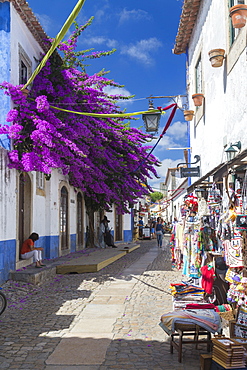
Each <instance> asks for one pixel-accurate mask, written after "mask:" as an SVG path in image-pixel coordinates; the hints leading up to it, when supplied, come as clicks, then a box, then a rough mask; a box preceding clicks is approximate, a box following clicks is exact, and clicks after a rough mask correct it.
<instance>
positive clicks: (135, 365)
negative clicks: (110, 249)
mask: <svg viewBox="0 0 247 370" xmlns="http://www.w3.org/2000/svg"><path fill="white" fill-rule="evenodd" d="M165 244H166V245H165V246H163V248H162V249H158V248H157V246H156V241H155V240H152V241H142V242H141V248H139V249H137V250H135V251H133V252H132V253H129V254H127V255H126V256H125V257H123V258H121V259H120V260H118V261H116V262H114V263H113V264H111V265H109V266H107V267H106V268H104V269H103V270H101V271H99V272H98V273H85V274H73V275H57V276H56V277H55V278H54V279H53V280H49V281H47V282H46V283H44V284H43V285H42V286H39V287H37V286H33V285H30V284H26V283H23V284H22V283H20V282H18V283H17V282H13V281H8V282H7V283H5V284H4V286H3V289H4V292H5V294H6V295H7V297H8V307H7V310H6V311H5V313H4V314H3V315H2V316H1V323H0V324H1V338H0V348H1V355H0V369H40V370H41V369H46V370H58V369H59V370H77V369H81V370H84V369H85V370H86V369H87V370H96V369H99V370H106V369H140V370H142V369H143V370H145V369H150V370H154V369H160V370H161V369H188V370H189V369H190V370H193V369H199V356H200V353H206V347H205V348H203V347H201V348H200V347H199V348H200V349H199V350H196V349H195V348H194V347H192V346H191V345H187V346H186V347H185V348H184V349H183V353H184V357H183V361H182V363H181V364H180V363H179V362H178V361H177V353H176V351H175V353H174V354H170V347H169V340H168V336H167V334H166V333H165V332H164V331H163V330H162V329H161V328H160V327H159V321H160V317H161V315H162V314H163V313H165V312H168V311H169V310H171V309H172V299H171V295H170V293H169V284H170V282H180V281H181V274H180V272H179V271H177V270H176V269H172V268H171V262H170V251H169V247H168V240H165ZM186 354H187V355H186Z"/></svg>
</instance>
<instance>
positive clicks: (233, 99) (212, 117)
mask: <svg viewBox="0 0 247 370" xmlns="http://www.w3.org/2000/svg"><path fill="white" fill-rule="evenodd" d="M227 3H228V2H221V1H218V0H212V1H208V2H203V1H202V2H201V4H202V7H201V11H200V13H199V15H198V20H197V22H196V25H195V28H194V31H193V34H192V37H191V41H190V45H189V48H188V72H187V78H188V79H187V85H188V95H189V102H190V109H194V110H195V111H196V108H195V107H194V104H193V101H192V98H191V96H192V94H194V93H195V92H196V91H195V65H196V63H197V60H198V57H199V54H200V53H201V57H202V74H203V91H202V92H203V93H204V94H205V100H204V107H203V108H199V109H197V112H196V116H195V119H194V121H191V123H190V135H191V146H192V151H193V152H192V156H194V155H201V174H202V175H203V174H205V173H207V172H208V171H210V170H211V169H213V168H214V167H215V166H217V165H218V164H220V163H222V162H225V161H226V154H225V149H226V147H224V146H226V145H228V146H229V144H230V143H231V142H232V143H234V142H236V141H239V140H240V141H241V143H242V150H243V149H245V148H246V147H247V135H246V133H245V131H246V122H247V109H246V94H247V73H246V68H247V61H246V26H245V27H244V28H243V29H242V30H241V31H240V33H239V36H238V38H237V40H236V41H235V42H234V44H233V46H232V47H231V48H230V44H229V43H230V41H229V40H230V34H229V30H230V28H229V22H230V17H229V11H228V6H227V5H228V4H227ZM215 48H221V49H225V50H226V56H227V57H226V59H225V61H224V63H223V66H222V67H219V68H213V67H212V66H211V63H210V61H209V56H208V52H209V51H210V50H211V49H215ZM203 111H204V112H203ZM200 116H201V119H199V117H200ZM195 180H196V178H195Z"/></svg>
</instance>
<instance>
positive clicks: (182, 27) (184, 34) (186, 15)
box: [173, 0, 202, 54]
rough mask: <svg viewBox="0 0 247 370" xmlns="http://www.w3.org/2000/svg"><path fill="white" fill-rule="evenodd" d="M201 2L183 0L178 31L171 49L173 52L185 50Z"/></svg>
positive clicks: (197, 0)
mask: <svg viewBox="0 0 247 370" xmlns="http://www.w3.org/2000/svg"><path fill="white" fill-rule="evenodd" d="M201 2H202V0H184V4H183V9H182V14H181V17H180V22H179V26H178V33H177V36H176V40H175V46H174V49H173V53H174V54H182V53H185V52H186V49H187V46H188V44H189V41H190V37H191V34H192V31H193V28H194V25H195V22H196V19H197V14H198V11H199V8H200V5H201Z"/></svg>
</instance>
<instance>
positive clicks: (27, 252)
mask: <svg viewBox="0 0 247 370" xmlns="http://www.w3.org/2000/svg"><path fill="white" fill-rule="evenodd" d="M38 239H39V234H37V233H32V234H31V235H30V236H29V238H28V239H26V240H25V241H24V242H23V244H22V247H21V258H22V259H23V260H27V259H29V258H31V257H33V259H34V262H35V263H36V266H35V267H38V268H41V267H43V266H45V265H43V264H42V251H43V249H44V248H41V247H38V248H37V247H35V246H34V243H35V242H36V240H38Z"/></svg>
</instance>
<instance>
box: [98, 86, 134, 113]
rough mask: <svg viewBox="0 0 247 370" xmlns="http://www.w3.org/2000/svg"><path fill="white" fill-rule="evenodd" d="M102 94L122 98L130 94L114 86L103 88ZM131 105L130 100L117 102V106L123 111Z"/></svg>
mask: <svg viewBox="0 0 247 370" xmlns="http://www.w3.org/2000/svg"><path fill="white" fill-rule="evenodd" d="M104 92H105V93H106V94H108V95H123V96H130V95H131V93H130V92H129V91H128V90H127V89H125V88H120V87H116V86H106V87H104ZM132 103H133V101H132V100H131V99H130V100H119V101H118V102H117V105H119V106H120V107H121V108H122V109H123V108H124V107H125V106H127V105H130V104H132Z"/></svg>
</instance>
